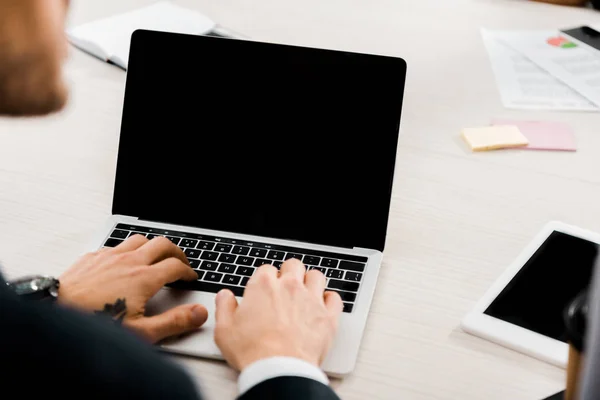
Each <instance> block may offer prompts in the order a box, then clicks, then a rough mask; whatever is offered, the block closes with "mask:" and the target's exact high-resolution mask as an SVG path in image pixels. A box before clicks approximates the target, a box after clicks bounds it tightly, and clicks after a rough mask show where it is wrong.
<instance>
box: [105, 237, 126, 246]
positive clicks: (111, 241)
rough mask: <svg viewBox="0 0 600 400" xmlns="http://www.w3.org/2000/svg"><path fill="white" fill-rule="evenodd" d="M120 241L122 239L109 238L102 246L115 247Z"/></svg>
mask: <svg viewBox="0 0 600 400" xmlns="http://www.w3.org/2000/svg"><path fill="white" fill-rule="evenodd" d="M121 243H123V241H122V240H120V239H115V238H110V239H108V240H107V241H106V243H104V247H117V246H118V245H120V244H121Z"/></svg>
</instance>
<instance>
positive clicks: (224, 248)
mask: <svg viewBox="0 0 600 400" xmlns="http://www.w3.org/2000/svg"><path fill="white" fill-rule="evenodd" d="M232 247H233V246H232V245H230V244H223V243H217V247H215V251H218V252H220V253H229V252H230V251H231V248H232Z"/></svg>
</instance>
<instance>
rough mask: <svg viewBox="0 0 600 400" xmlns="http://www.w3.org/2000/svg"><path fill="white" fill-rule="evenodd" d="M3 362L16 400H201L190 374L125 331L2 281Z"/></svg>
mask: <svg viewBox="0 0 600 400" xmlns="http://www.w3.org/2000/svg"><path fill="white" fill-rule="evenodd" d="M0 359H1V362H2V366H3V368H2V392H3V393H5V394H15V396H16V397H15V398H17V397H23V398H29V397H31V398H33V397H35V398H55V397H56V398H60V399H78V400H80V399H104V400H105V399H140V400H141V399H144V400H159V399H178V400H197V399H199V398H200V397H199V394H198V392H197V390H196V387H195V385H194V384H193V382H192V380H191V379H190V378H189V376H188V375H187V374H185V373H184V372H183V371H182V370H181V369H180V368H179V367H177V366H176V365H174V364H172V363H171V362H169V360H168V359H167V358H166V357H165V356H164V355H161V354H159V353H158V352H157V351H156V350H155V349H154V348H153V347H151V346H149V345H146V344H145V343H143V342H142V341H141V340H139V339H138V338H136V337H134V336H133V335H132V334H130V333H129V332H127V331H126V329H125V328H122V327H119V326H117V325H115V324H114V323H113V322H112V321H110V320H108V319H107V320H105V319H104V318H103V317H98V316H92V315H84V314H82V313H79V312H76V311H73V310H68V309H63V308H61V307H59V306H57V305H52V304H50V303H45V302H32V301H25V300H23V299H21V298H19V297H17V296H16V295H15V294H13V293H12V292H11V291H10V290H9V289H8V288H7V287H6V285H5V283H4V282H3V280H2V278H1V277H0ZM17 394H19V395H18V396H17ZM8 398H12V397H11V396H10V395H9V396H8Z"/></svg>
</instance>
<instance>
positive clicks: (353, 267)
mask: <svg viewBox="0 0 600 400" xmlns="http://www.w3.org/2000/svg"><path fill="white" fill-rule="evenodd" d="M338 268H339V269H347V270H349V271H354V272H363V271H364V270H365V264H362V263H357V262H352V261H341V262H340V266H339V267H338Z"/></svg>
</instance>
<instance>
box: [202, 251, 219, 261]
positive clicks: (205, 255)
mask: <svg viewBox="0 0 600 400" xmlns="http://www.w3.org/2000/svg"><path fill="white" fill-rule="evenodd" d="M200 258H201V259H202V260H211V261H215V260H216V259H217V258H219V253H215V252H212V251H203V252H202V255H201V256H200Z"/></svg>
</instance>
